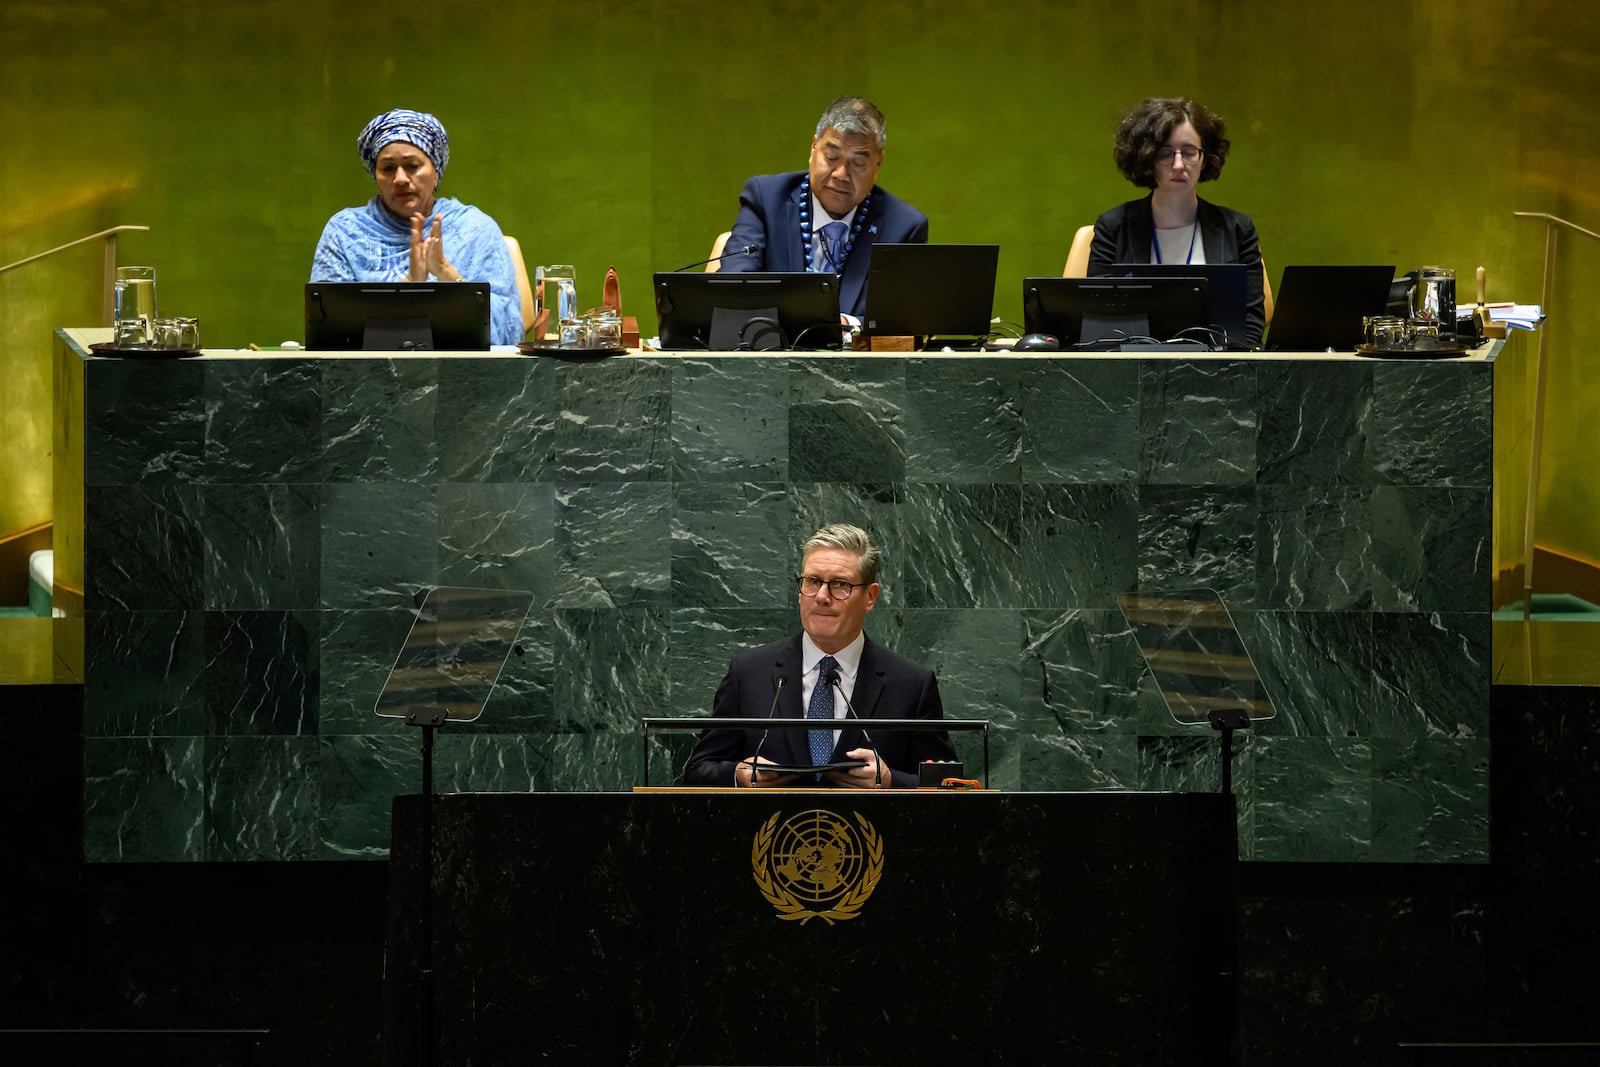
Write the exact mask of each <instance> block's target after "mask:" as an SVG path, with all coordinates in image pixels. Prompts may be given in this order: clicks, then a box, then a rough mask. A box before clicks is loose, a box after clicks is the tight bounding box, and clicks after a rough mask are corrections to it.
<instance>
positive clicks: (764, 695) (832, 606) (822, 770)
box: [684, 523, 955, 789]
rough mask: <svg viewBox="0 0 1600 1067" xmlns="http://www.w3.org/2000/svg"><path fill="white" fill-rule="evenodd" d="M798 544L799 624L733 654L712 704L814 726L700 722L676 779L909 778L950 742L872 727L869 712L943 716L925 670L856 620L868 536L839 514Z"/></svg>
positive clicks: (879, 783) (864, 606)
mask: <svg viewBox="0 0 1600 1067" xmlns="http://www.w3.org/2000/svg"><path fill="white" fill-rule="evenodd" d="M800 554H801V563H800V573H799V574H798V575H797V576H796V578H795V582H796V585H797V586H798V591H799V598H800V628H801V633H799V634H797V635H795V636H794V637H788V638H785V639H784V640H782V641H775V642H773V643H772V644H770V645H763V646H762V647H760V648H755V649H750V650H748V651H745V652H741V653H739V654H738V655H737V656H735V657H734V658H733V661H732V662H731V663H730V664H729V665H728V673H727V675H726V676H725V677H724V678H723V679H722V684H721V685H719V686H717V695H716V697H715V698H714V699H713V701H712V706H711V714H712V716H713V717H733V718H774V717H776V718H801V717H804V718H807V719H816V720H819V728H818V729H815V730H770V731H757V730H718V729H708V730H706V731H704V732H703V733H702V734H701V735H700V739H699V741H698V742H697V743H696V744H695V747H694V752H693V753H692V754H691V755H690V756H689V764H688V766H687V767H686V768H685V770H684V781H685V783H686V784H688V785H701V786H730V785H731V786H739V787H745V786H757V787H779V786H782V787H788V788H809V787H814V786H824V787H829V786H831V787H838V788H847V789H879V788H887V787H890V786H915V785H916V784H917V764H919V763H921V762H923V761H924V760H953V759H955V749H954V748H953V747H952V746H951V744H950V738H949V735H948V734H946V733H944V732H943V731H938V732H930V733H904V732H890V731H887V730H885V731H882V732H881V733H880V732H875V731H873V730H872V728H871V720H873V719H941V718H943V717H944V706H943V704H942V703H941V702H940V700H939V683H938V681H937V679H935V678H934V676H933V672H932V671H928V670H924V669H923V668H922V667H919V666H917V665H916V664H915V663H912V662H911V661H910V660H908V659H906V658H905V657H903V656H900V655H897V654H895V653H894V652H891V651H889V650H888V649H887V648H884V647H883V646H882V645H879V644H877V643H876V642H874V641H872V640H871V639H870V638H868V637H867V635H866V633H865V632H864V631H863V630H862V624H863V623H864V622H865V620H866V616H867V612H869V611H871V610H872V609H873V607H874V606H875V605H876V604H877V602H878V583H877V582H876V581H874V579H875V578H876V576H877V572H878V560H879V552H878V546H877V545H875V544H873V543H872V538H871V537H869V536H868V535H867V532H866V531H865V530H862V529H861V528H859V527H856V526H850V525H847V524H843V523H839V524H834V525H829V526H824V527H822V529H820V530H818V531H817V532H816V533H814V534H812V535H811V536H810V537H809V538H807V539H806V542H805V544H804V545H802V546H801V548H800ZM854 720H861V724H860V725H856V723H855V721H854ZM823 723H825V724H826V725H822V724H823Z"/></svg>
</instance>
